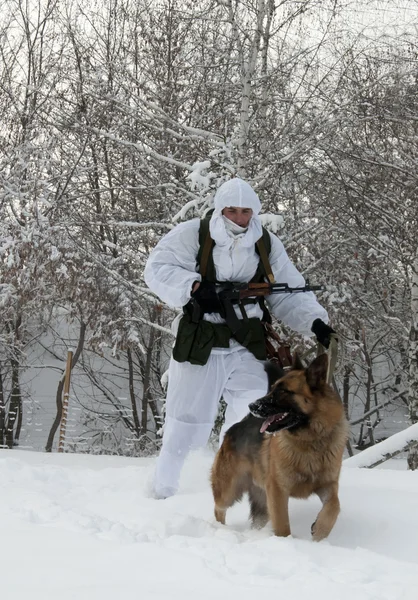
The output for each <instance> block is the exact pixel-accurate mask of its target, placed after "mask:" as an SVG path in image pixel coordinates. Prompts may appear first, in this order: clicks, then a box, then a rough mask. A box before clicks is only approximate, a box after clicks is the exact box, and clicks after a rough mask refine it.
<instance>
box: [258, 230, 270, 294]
mask: <svg viewBox="0 0 418 600" xmlns="http://www.w3.org/2000/svg"><path fill="white" fill-rule="evenodd" d="M266 238H268V239H266ZM266 242H267V243H268V245H269V252H268V253H267V248H266ZM270 251H271V240H270V234H269V232H268V231H267V230H266V229H264V227H263V236H262V237H261V238H260V239H259V240H258V241H257V252H258V254H259V255H260V259H261V262H262V264H263V267H264V271H265V273H266V276H267V279H268V280H269V282H270V283H274V275H273V270H272V268H271V264H270V260H269V254H270Z"/></svg>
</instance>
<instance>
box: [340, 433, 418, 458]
mask: <svg viewBox="0 0 418 600" xmlns="http://www.w3.org/2000/svg"><path fill="white" fill-rule="evenodd" d="M415 440H418V423H415V425H411V426H410V427H408V428H407V429H404V430H403V431H399V432H398V433H395V434H394V435H391V436H390V437H389V438H388V439H386V440H384V441H383V442H379V443H378V444H375V445H374V446H371V447H370V448H367V450H364V451H363V452H360V453H359V454H356V455H355V456H352V457H351V458H347V459H346V460H345V461H344V465H345V466H347V467H369V466H373V465H375V464H376V463H378V462H379V461H380V460H382V459H383V458H384V457H385V456H387V455H388V454H390V455H392V454H394V453H395V452H397V451H399V450H400V449H402V448H405V447H406V445H407V444H409V443H410V442H414V441H415Z"/></svg>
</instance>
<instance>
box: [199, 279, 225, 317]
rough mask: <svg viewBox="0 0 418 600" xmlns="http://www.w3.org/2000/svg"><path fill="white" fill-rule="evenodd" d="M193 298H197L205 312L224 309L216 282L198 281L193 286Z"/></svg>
mask: <svg viewBox="0 0 418 600" xmlns="http://www.w3.org/2000/svg"><path fill="white" fill-rule="evenodd" d="M192 298H193V299H194V300H196V302H197V303H198V304H199V306H200V307H201V309H202V310H203V312H205V313H214V312H217V313H218V312H220V311H221V310H222V305H221V302H220V300H219V297H218V294H217V293H216V287H215V284H214V283H210V281H206V280H205V281H202V282H200V281H197V282H196V283H194V285H193V288H192Z"/></svg>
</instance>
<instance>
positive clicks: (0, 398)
mask: <svg viewBox="0 0 418 600" xmlns="http://www.w3.org/2000/svg"><path fill="white" fill-rule="evenodd" d="M5 425H6V401H5V399H4V388H3V375H2V373H1V372H0V448H4V447H5V440H4V428H5Z"/></svg>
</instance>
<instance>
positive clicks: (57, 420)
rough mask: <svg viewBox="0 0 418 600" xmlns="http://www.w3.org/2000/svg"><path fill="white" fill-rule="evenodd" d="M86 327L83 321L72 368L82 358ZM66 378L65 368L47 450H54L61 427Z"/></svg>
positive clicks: (59, 386)
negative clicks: (56, 435)
mask: <svg viewBox="0 0 418 600" xmlns="http://www.w3.org/2000/svg"><path fill="white" fill-rule="evenodd" d="M86 327H87V325H86V324H85V323H83V322H81V325H80V337H79V339H78V346H77V350H76V351H75V352H74V356H73V360H72V361H71V370H73V368H74V367H75V365H76V364H77V362H78V359H79V358H80V354H81V352H82V351H83V347H84V339H85V336H86ZM64 380H65V369H64V370H63V374H62V377H61V379H60V382H59V384H58V389H57V396H56V403H57V415H56V417H55V420H54V422H53V423H52V427H51V430H50V432H49V435H48V440H47V442H46V446H45V452H52V446H53V444H54V437H55V434H56V432H57V429H58V427H59V424H60V422H61V417H62V392H63V390H64Z"/></svg>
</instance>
